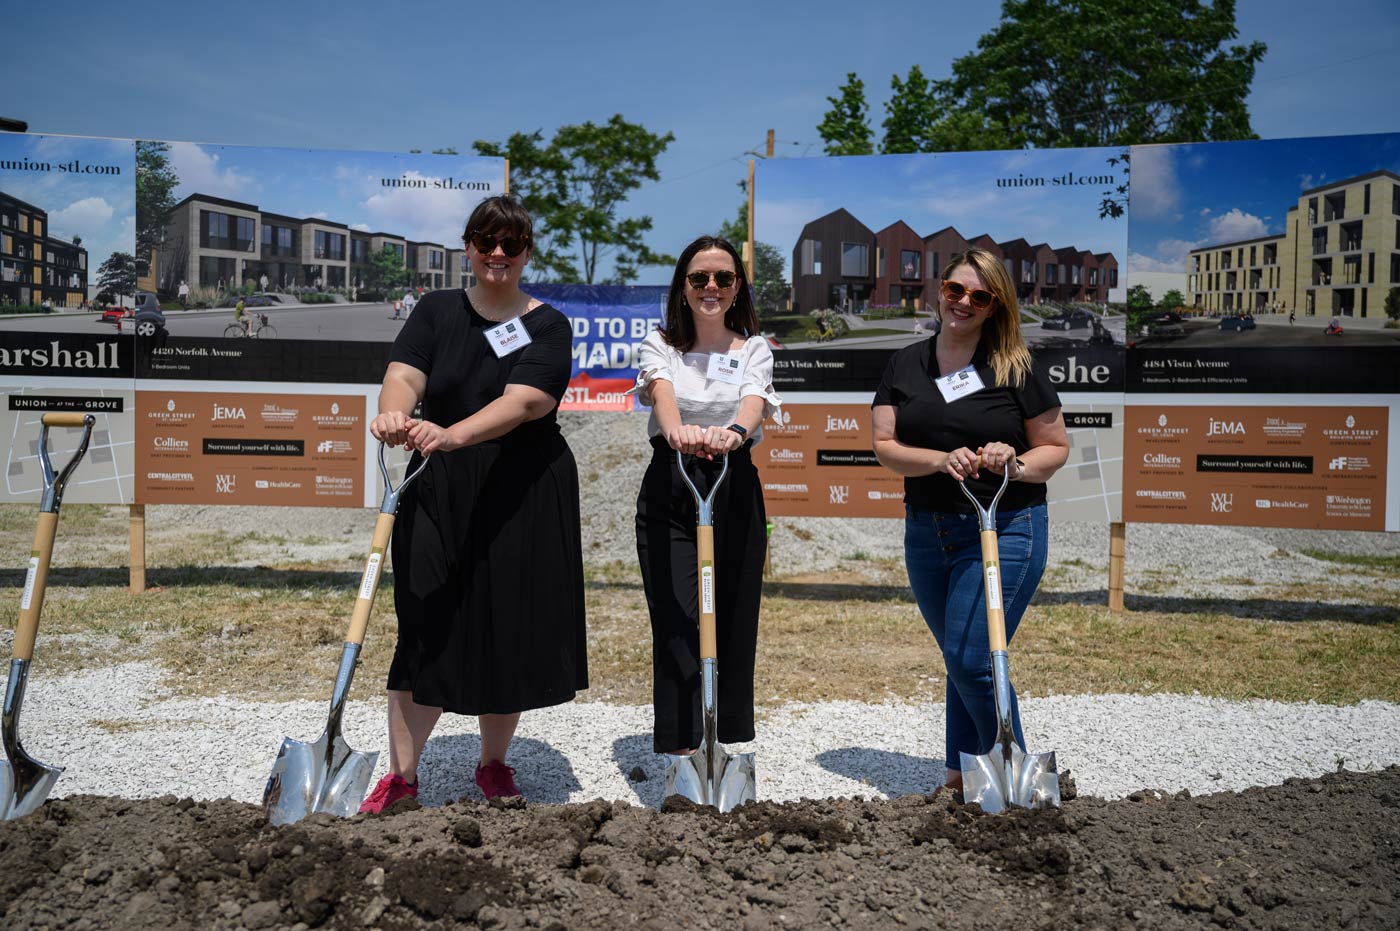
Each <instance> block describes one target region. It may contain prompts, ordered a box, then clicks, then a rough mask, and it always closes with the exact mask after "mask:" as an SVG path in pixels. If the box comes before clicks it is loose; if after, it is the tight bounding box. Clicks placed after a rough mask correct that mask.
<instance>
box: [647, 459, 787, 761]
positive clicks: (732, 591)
mask: <svg viewBox="0 0 1400 931" xmlns="http://www.w3.org/2000/svg"><path fill="white" fill-rule="evenodd" d="M750 445H751V444H747V443H746V444H745V445H744V446H743V447H742V448H740V449H738V450H735V451H734V452H733V453H730V454H729V475H728V476H727V477H726V478H725V480H724V484H723V485H721V486H720V489H719V492H718V494H716V495H715V503H714V533H715V640H716V644H717V647H718V649H717V650H716V652H717V653H718V660H719V663H718V665H719V691H718V692H717V694H716V703H717V705H718V712H719V714H718V718H717V723H718V730H719V739H720V740H721V741H723V742H724V743H734V742H739V741H745V740H752V739H753V736H754V732H753V674H754V653H755V651H756V650H757V647H758V608H759V599H760V597H761V595H762V586H763V555H764V550H765V548H766V546H767V542H768V540H767V537H768V531H767V515H766V514H765V512H764V509H763V486H762V484H761V483H760V482H759V479H758V472H757V470H756V469H755V468H754V465H753V459H752V458H751V457H750V455H749V448H750ZM652 446H653V449H654V452H653V455H652V460H651V465H650V466H648V467H647V471H646V476H645V477H644V478H643V479H642V490H641V493H640V494H638V495H637V558H638V560H639V561H640V563H641V568H642V583H643V586H644V587H645V589H646V596H647V609H648V610H649V611H650V613H651V656H652V701H653V707H654V709H655V714H656V723H655V727H654V730H653V747H654V749H655V750H656V752H657V753H665V752H668V751H672V750H677V749H680V748H684V747H698V746H699V745H700V744H701V743H702V742H703V738H704V726H703V724H702V722H701V717H700V658H699V657H700V604H699V601H700V599H699V594H698V589H697V584H698V578H697V575H698V570H697V568H696V553H695V549H696V547H695V521H696V506H695V499H694V497H693V496H692V495H691V493H690V489H689V488H687V487H686V485H685V482H683V481H682V480H681V476H680V470H679V468H678V467H677V465H676V454H675V451H674V450H672V449H671V448H670V447H669V446H667V445H666V442H665V440H664V439H663V438H662V437H657V438H656V439H654V440H653V441H652ZM686 470H687V474H689V475H690V479H691V481H693V482H694V483H695V487H696V488H697V489H699V491H700V494H701V495H707V494H709V492H710V489H711V488H712V487H713V486H714V481H715V479H716V478H718V476H719V471H720V464H719V463H718V462H707V461H705V460H702V459H687V461H686Z"/></svg>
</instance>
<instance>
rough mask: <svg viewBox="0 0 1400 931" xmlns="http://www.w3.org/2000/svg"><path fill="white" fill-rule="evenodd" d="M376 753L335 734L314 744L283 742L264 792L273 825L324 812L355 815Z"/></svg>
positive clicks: (264, 804)
mask: <svg viewBox="0 0 1400 931" xmlns="http://www.w3.org/2000/svg"><path fill="white" fill-rule="evenodd" d="M378 759H379V754H378V753H377V752H375V753H366V752H364V751H361V750H352V749H350V747H349V745H348V744H346V743H345V738H343V737H341V736H340V735H339V734H337V735H336V736H335V738H334V739H332V738H331V737H330V736H329V735H328V734H322V735H321V738H320V739H319V740H317V741H316V742H315V743H305V742H303V741H300V740H293V739H292V738H290V737H287V738H285V739H284V740H283V741H282V747H281V749H279V750H278V751H277V759H276V761H275V762H273V764H272V774H271V775H270V776H268V777H267V788H266V789H265V790H264V791H263V810H264V811H266V812H267V820H268V821H269V822H271V823H272V824H291V823H293V822H295V821H300V820H301V819H302V818H305V817H306V816H307V815H311V814H315V813H317V812H322V813H325V814H330V815H335V816H336V817H338V818H348V817H350V816H351V815H353V814H355V813H356V812H357V811H358V810H359V808H360V803H361V802H363V801H364V800H365V793H366V792H368V791H369V780H370V777H371V776H373V775H374V764H375V762H376V761H377V760H378Z"/></svg>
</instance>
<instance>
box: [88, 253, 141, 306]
mask: <svg viewBox="0 0 1400 931" xmlns="http://www.w3.org/2000/svg"><path fill="white" fill-rule="evenodd" d="M97 287H98V288H99V289H101V290H103V291H111V292H112V293H113V294H118V295H126V296H127V297H130V296H132V295H133V294H135V293H136V257H135V256H133V255H132V254H131V253H129V252H113V253H112V254H111V255H109V256H108V257H107V261H105V262H103V263H102V265H101V266H99V267H98V269H97Z"/></svg>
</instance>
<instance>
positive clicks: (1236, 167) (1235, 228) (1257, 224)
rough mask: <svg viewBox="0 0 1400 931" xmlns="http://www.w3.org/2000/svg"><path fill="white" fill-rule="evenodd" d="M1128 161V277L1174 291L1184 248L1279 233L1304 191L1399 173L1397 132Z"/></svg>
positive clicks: (1213, 146)
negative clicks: (1362, 177) (1130, 167)
mask: <svg viewBox="0 0 1400 931" xmlns="http://www.w3.org/2000/svg"><path fill="white" fill-rule="evenodd" d="M1132 165H1133V170H1132V190H1131V197H1132V208H1131V211H1132V222H1131V224H1130V225H1129V234H1128V236H1129V239H1128V245H1129V249H1130V251H1131V256H1130V258H1129V262H1128V274H1129V277H1130V280H1131V281H1132V282H1134V283H1136V282H1137V281H1139V280H1140V279H1141V281H1142V283H1143V284H1145V285H1146V286H1147V287H1148V289H1149V290H1152V291H1153V292H1154V294H1155V293H1156V292H1157V291H1158V290H1159V289H1161V290H1164V289H1165V288H1168V287H1175V288H1179V289H1181V290H1182V291H1183V292H1184V291H1185V290H1186V256H1187V253H1188V252H1189V251H1190V250H1191V249H1194V248H1198V247H1200V246H1203V245H1208V244H1212V243H1223V242H1233V241H1237V240H1242V239H1253V238H1256V237H1259V236H1268V235H1271V234H1274V233H1282V232H1283V231H1284V220H1285V215H1286V213H1287V211H1288V208H1289V207H1292V206H1295V205H1297V203H1298V197H1299V195H1300V194H1301V193H1302V192H1303V191H1305V190H1309V189H1311V188H1315V187H1320V186H1322V185H1324V184H1327V183H1329V182H1333V181H1341V180H1343V179H1346V178H1351V177H1355V176H1357V175H1364V174H1369V173H1370V172H1373V171H1377V170H1379V169H1388V170H1390V171H1393V172H1396V173H1397V174H1400V134H1397V133H1391V134H1380V135H1364V136H1349V137H1346V138H1344V139H1337V138H1335V137H1333V138H1305V139H1274V140H1261V141H1256V142H1247V143H1240V142H1213V143H1199V144H1196V145H1180V146H1137V147H1135V148H1134V149H1133V162H1132ZM1383 195H1384V196H1386V197H1389V188H1385V189H1384V190H1383ZM1374 196H1381V195H1380V194H1377V195H1374ZM1159 296H1160V295H1159Z"/></svg>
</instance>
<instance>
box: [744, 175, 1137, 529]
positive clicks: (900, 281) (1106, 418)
mask: <svg viewBox="0 0 1400 931" xmlns="http://www.w3.org/2000/svg"><path fill="white" fill-rule="evenodd" d="M1126 154H1127V153H1126V152H1123V151H1120V150H1114V149H1072V150H1054V151H1048V150H1047V151H1017V152H976V153H954V154H946V155H898V156H868V157H853V158H821V159H800V160H786V159H778V160H770V161H766V162H762V163H760V164H759V165H758V166H757V167H756V176H755V205H754V222H755V235H754V238H755V239H756V240H757V245H756V249H755V255H756V260H757V274H756V276H755V277H756V279H757V288H756V293H755V296H756V303H757V305H758V309H759V323H760V327H761V328H762V330H763V332H764V334H765V335H766V336H768V338H769V341H770V342H771V343H772V344H773V345H774V347H775V348H774V383H775V387H776V388H777V389H778V391H779V392H780V393H781V394H782V395H783V397H784V398H786V399H787V401H788V403H787V404H786V405H785V406H784V410H783V413H782V415H781V416H782V417H784V418H790V419H789V420H787V422H786V423H784V424H780V425H775V429H771V430H770V428H769V426H768V425H765V431H767V433H768V436H769V437H770V440H769V442H770V443H772V446H771V447H770V448H769V449H768V450H767V452H766V453H763V452H761V453H760V455H759V456H758V460H759V462H760V468H762V469H763V480H764V485H765V494H766V496H767V497H766V500H767V501H768V508H769V512H770V513H773V514H780V515H782V514H791V515H799V514H801V515H828V516H841V515H852V514H859V515H862V516H897V515H901V514H903V483H902V481H901V480H900V479H899V478H898V477H897V476H894V475H893V473H890V472H888V471H887V470H885V469H883V468H881V467H880V466H879V464H878V463H877V462H875V460H874V456H873V454H871V452H870V438H869V435H868V433H869V420H870V412H869V403H870V399H871V397H872V396H873V395H874V392H875V387H876V385H877V384H878V383H879V380H880V376H881V374H882V373H883V371H884V368H885V366H886V364H887V363H888V361H889V358H890V356H891V355H892V354H893V353H894V352H895V351H897V350H898V349H900V348H902V347H905V346H909V345H913V344H915V343H918V342H919V341H922V340H926V339H928V338H929V337H930V336H931V335H932V334H933V333H934V332H935V330H936V328H937V325H938V324H937V319H936V316H935V314H934V308H935V307H936V305H937V302H938V288H939V283H940V281H941V280H942V272H943V268H944V267H945V266H946V265H947V264H948V262H949V261H951V260H952V259H953V257H954V256H956V255H958V254H960V253H962V252H964V251H966V250H967V249H968V248H970V247H977V248H981V249H985V250H987V251H988V252H990V253H992V254H993V255H994V256H995V257H996V258H997V259H998V260H999V261H1000V262H1001V263H1002V265H1003V266H1004V267H1005V268H1006V270H1007V272H1008V274H1009V276H1010V278H1011V281H1012V285H1013V287H1014V288H1015V291H1016V297H1017V300H1018V303H1019V313H1020V322H1021V335H1022V338H1023V339H1024V340H1025V342H1026V344H1027V345H1028V346H1029V347H1030V349H1031V352H1032V353H1033V354H1034V355H1035V357H1036V359H1037V361H1038V363H1039V364H1040V365H1042V366H1043V367H1044V368H1045V371H1046V372H1047V374H1048V375H1049V377H1050V379H1051V380H1052V381H1053V382H1054V384H1055V386H1056V388H1057V389H1058V390H1059V392H1060V394H1061V397H1062V399H1063V401H1064V403H1065V419H1066V426H1067V428H1068V431H1069V438H1070V443H1071V454H1070V462H1069V464H1068V465H1067V467H1066V468H1065V469H1063V470H1061V472H1060V474H1059V475H1057V476H1056V478H1055V480H1054V481H1053V482H1052V483H1051V486H1050V498H1051V501H1052V505H1051V506H1052V510H1053V512H1054V514H1055V515H1056V516H1057V517H1058V518H1059V519H1070V520H1094V521H1104V522H1111V521H1116V520H1119V519H1120V514H1121V507H1122V448H1123V443H1122V439H1123V432H1122V421H1123V409H1122V401H1123V387H1124V376H1123V352H1124V342H1125V333H1126V316H1125V313H1124V305H1123V301H1124V298H1125V290H1124V287H1123V285H1122V282H1120V280H1119V263H1120V262H1121V261H1122V260H1123V259H1124V258H1125V257H1126V254H1127V235H1128V233H1127V218H1126V202H1127V194H1126V192H1127V180H1128V179H1127V171H1126V168H1127V159H1126V158H1125V157H1124V156H1125V155H1126ZM775 280H776V281H786V282H790V283H791V284H790V287H788V288H772V287H770V286H768V285H767V284H766V282H772V281H775ZM843 405H849V406H848V407H847V406H843ZM837 410H839V411H841V413H840V414H839V415H838V414H837V413H835V411H837ZM832 422H836V423H838V424H842V425H849V424H850V423H852V422H854V423H855V424H857V425H858V427H859V429H858V430H857V431H856V432H852V430H849V429H838V430H834V431H833V430H832V429H831V428H830V426H829V425H830V424H831V423H832ZM775 457H777V458H775Z"/></svg>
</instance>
